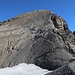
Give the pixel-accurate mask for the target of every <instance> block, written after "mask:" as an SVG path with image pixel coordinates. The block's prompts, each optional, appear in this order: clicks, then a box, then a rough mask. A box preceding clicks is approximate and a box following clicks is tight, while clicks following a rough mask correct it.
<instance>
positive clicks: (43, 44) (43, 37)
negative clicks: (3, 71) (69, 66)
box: [0, 10, 75, 70]
mask: <svg viewBox="0 0 75 75" xmlns="http://www.w3.org/2000/svg"><path fill="white" fill-rule="evenodd" d="M74 56H75V36H74V35H73V34H72V32H71V31H70V30H69V29H68V25H67V23H66V21H65V20H64V19H63V18H62V17H61V16H58V15H56V14H54V13H52V12H50V11H48V10H40V11H34V12H30V13H25V14H22V15H20V16H18V17H15V18H12V19H9V20H6V21H3V22H1V23H0V67H7V66H13V65H17V64H19V63H24V62H25V63H34V64H36V65H38V66H40V67H42V68H46V69H48V70H55V69H57V68H59V67H61V66H63V65H64V64H65V63H67V62H69V60H71V59H74Z"/></svg>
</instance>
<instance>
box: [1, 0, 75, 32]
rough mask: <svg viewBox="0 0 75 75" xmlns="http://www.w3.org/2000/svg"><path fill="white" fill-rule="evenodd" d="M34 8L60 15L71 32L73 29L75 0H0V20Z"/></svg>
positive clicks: (74, 27) (74, 24) (74, 25)
mask: <svg viewBox="0 0 75 75" xmlns="http://www.w3.org/2000/svg"><path fill="white" fill-rule="evenodd" d="M35 10H50V11H52V12H54V13H56V14H57V15H60V16H62V17H63V18H64V19H65V20H66V22H67V23H68V26H69V29H70V30H71V31H72V32H73V31H74V30H75V0H0V21H3V20H7V19H10V18H12V17H15V16H18V15H20V14H23V13H25V12H31V11H35Z"/></svg>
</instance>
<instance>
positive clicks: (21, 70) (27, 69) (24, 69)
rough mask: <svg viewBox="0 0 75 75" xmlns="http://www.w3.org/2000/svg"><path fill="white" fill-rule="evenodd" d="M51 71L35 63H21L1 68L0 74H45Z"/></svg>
mask: <svg viewBox="0 0 75 75" xmlns="http://www.w3.org/2000/svg"><path fill="white" fill-rule="evenodd" d="M49 72H50V71H48V70H46V69H42V68H40V67H38V66H35V65H34V64H26V63H21V64H19V65H16V66H13V67H7V68H1V69H0V75H44V74H46V73H49Z"/></svg>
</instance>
